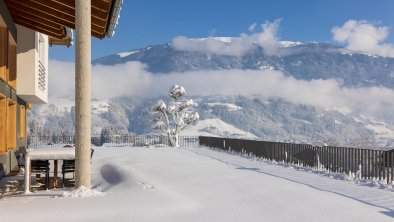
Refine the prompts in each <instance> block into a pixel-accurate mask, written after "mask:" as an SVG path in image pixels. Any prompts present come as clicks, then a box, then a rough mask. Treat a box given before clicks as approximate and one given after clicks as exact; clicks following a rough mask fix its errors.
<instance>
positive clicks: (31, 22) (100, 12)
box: [0, 0, 123, 178]
mask: <svg viewBox="0 0 394 222" xmlns="http://www.w3.org/2000/svg"><path fill="white" fill-rule="evenodd" d="M122 3H123V0H91V26H92V28H91V35H92V36H94V37H97V38H99V39H102V38H105V37H111V36H112V35H113V33H114V27H115V26H116V24H117V19H118V15H119V11H120V7H121V5H122ZM75 11H76V10H75V0H22V1H21V0H4V1H0V178H1V177H2V176H4V175H5V174H7V173H9V172H10V171H12V170H14V168H15V164H16V163H15V155H11V154H13V151H14V150H16V149H25V148H26V146H27V135H26V121H27V120H26V108H27V107H30V104H28V103H26V101H24V100H23V99H21V98H19V97H18V96H17V79H18V76H17V70H16V69H17V46H18V39H17V28H16V24H17V25H20V26H24V27H26V28H29V29H31V30H33V31H36V32H40V33H42V34H46V35H48V40H49V41H48V43H49V45H66V46H70V45H71V43H72V42H71V38H72V37H71V36H72V34H71V35H70V29H75ZM13 162H14V163H13Z"/></svg>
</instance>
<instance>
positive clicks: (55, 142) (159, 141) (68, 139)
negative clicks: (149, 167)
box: [27, 135, 199, 148]
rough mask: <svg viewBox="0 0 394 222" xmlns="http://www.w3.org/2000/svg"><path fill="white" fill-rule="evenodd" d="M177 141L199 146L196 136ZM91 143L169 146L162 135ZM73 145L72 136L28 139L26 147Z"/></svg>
mask: <svg viewBox="0 0 394 222" xmlns="http://www.w3.org/2000/svg"><path fill="white" fill-rule="evenodd" d="M179 139H180V145H181V147H195V146H198V145H199V142H198V136H180V138H179ZM91 141H92V145H95V146H162V147H167V146H170V143H169V139H168V137H167V136H162V135H144V136H133V135H130V136H129V135H128V136H112V137H106V138H104V139H103V138H100V137H92V138H91ZM74 143H75V140H74V136H40V137H38V136H37V137H28V143H27V145H28V147H30V148H51V147H59V146H64V145H67V144H74Z"/></svg>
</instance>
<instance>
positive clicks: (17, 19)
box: [12, 15, 66, 37]
mask: <svg viewBox="0 0 394 222" xmlns="http://www.w3.org/2000/svg"><path fill="white" fill-rule="evenodd" d="M12 18H13V19H14V22H15V23H20V22H22V23H24V24H26V23H28V24H30V25H32V26H33V27H39V28H41V29H42V30H46V31H47V32H50V33H56V34H57V35H59V36H62V37H65V36H66V33H65V30H64V26H59V25H56V26H50V25H47V24H45V23H40V22H38V21H36V20H32V19H29V18H26V17H23V16H22V15H12Z"/></svg>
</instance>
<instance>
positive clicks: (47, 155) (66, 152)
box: [25, 147, 75, 193]
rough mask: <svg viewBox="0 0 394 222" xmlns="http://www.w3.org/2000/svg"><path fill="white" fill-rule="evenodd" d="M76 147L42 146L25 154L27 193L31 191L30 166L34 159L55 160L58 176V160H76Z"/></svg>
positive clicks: (55, 174) (55, 173)
mask: <svg viewBox="0 0 394 222" xmlns="http://www.w3.org/2000/svg"><path fill="white" fill-rule="evenodd" d="M74 159H75V148H74V147H67V148H60V147H59V148H40V149H29V150H27V153H26V156H25V193H30V177H31V172H30V166H31V161H32V160H54V161H55V172H54V177H55V179H56V178H57V161H58V160H74Z"/></svg>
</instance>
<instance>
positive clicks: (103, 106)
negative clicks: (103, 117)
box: [39, 98, 109, 116]
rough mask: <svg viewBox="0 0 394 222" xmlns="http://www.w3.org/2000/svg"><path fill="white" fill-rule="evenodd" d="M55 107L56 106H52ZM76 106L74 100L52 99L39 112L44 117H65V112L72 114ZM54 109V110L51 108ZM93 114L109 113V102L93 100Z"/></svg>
mask: <svg viewBox="0 0 394 222" xmlns="http://www.w3.org/2000/svg"><path fill="white" fill-rule="evenodd" d="M52 105H54V106H52ZM73 106H75V101H74V99H70V98H50V99H49V104H48V105H42V106H40V109H39V112H40V113H41V115H42V116H48V115H63V114H64V113H65V112H70V111H71V108H72V107H73ZM51 107H52V108H51ZM91 108H92V113H95V114H101V113H105V112H108V109H109V101H108V100H95V99H94V100H92V101H91Z"/></svg>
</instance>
